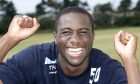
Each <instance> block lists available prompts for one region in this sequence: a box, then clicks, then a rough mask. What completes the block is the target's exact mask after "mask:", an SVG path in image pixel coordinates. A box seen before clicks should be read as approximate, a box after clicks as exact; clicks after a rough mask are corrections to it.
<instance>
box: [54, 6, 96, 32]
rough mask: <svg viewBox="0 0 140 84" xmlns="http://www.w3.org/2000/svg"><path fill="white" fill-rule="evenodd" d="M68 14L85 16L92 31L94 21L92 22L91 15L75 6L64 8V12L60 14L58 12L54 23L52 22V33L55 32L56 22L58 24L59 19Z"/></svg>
mask: <svg viewBox="0 0 140 84" xmlns="http://www.w3.org/2000/svg"><path fill="white" fill-rule="evenodd" d="M68 13H80V14H84V15H87V16H88V18H89V20H90V22H91V26H92V31H93V30H94V21H93V17H92V16H91V14H89V13H88V12H87V11H86V10H84V9H83V8H80V7H77V6H72V7H68V8H65V9H64V10H62V11H61V12H59V13H58V14H57V15H56V17H55V21H54V31H55V32H57V26H58V22H59V19H60V17H61V16H62V15H65V14H68Z"/></svg>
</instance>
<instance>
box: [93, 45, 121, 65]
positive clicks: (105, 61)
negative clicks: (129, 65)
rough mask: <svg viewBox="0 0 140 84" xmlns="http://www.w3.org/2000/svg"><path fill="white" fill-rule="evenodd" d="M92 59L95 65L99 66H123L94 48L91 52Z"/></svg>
mask: <svg viewBox="0 0 140 84" xmlns="http://www.w3.org/2000/svg"><path fill="white" fill-rule="evenodd" d="M91 59H92V61H93V64H95V65H97V66H105V67H115V66H122V64H121V63H120V62H119V61H118V60H115V59H112V58H111V57H110V56H109V55H107V54H106V53H104V52H103V51H101V50H99V49H96V48H93V49H92V51H91Z"/></svg>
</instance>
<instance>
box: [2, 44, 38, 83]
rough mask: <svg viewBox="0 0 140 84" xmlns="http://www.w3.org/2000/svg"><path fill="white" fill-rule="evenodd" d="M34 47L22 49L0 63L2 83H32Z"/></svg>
mask: <svg viewBox="0 0 140 84" xmlns="http://www.w3.org/2000/svg"><path fill="white" fill-rule="evenodd" d="M35 52H36V49H35V48H34V46H32V47H29V48H26V49H24V50H23V51H21V52H19V53H17V54H16V55H14V56H13V57H12V58H11V59H9V60H7V61H6V62H5V63H2V64H0V80H2V81H3V83H4V84H31V83H32V84H33V80H34V77H35V68H36V53H35Z"/></svg>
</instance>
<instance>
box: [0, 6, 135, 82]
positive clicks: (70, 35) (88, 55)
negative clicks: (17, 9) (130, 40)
mask: <svg viewBox="0 0 140 84" xmlns="http://www.w3.org/2000/svg"><path fill="white" fill-rule="evenodd" d="M38 27H39V24H38V22H37V21H36V19H35V18H31V17H22V16H15V17H14V19H13V21H12V22H11V24H10V26H9V31H8V32H7V34H6V35H5V36H4V37H3V38H2V41H1V43H3V44H2V45H5V46H2V45H1V46H0V49H1V50H0V51H1V56H0V60H1V61H2V59H3V58H4V56H5V55H6V53H7V52H8V51H9V50H10V49H11V48H13V47H14V46H15V45H16V44H17V43H19V42H20V41H21V40H24V39H26V38H28V37H29V36H31V35H32V34H33V33H34V32H35V31H36V30H37V29H38ZM119 34H120V33H119ZM54 36H55V42H51V43H44V44H39V45H33V46H30V47H28V48H26V49H24V50H22V51H20V52H19V53H17V54H15V55H14V56H13V57H12V58H11V59H9V60H7V62H4V63H1V64H0V80H1V82H3V83H4V84H127V77H126V73H125V70H124V68H123V66H122V65H121V64H120V63H119V62H118V61H116V60H114V59H111V58H110V57H109V56H108V55H106V54H105V53H103V52H102V51H100V50H98V49H95V48H92V45H93V40H94V36H95V33H94V22H93V19H92V16H91V15H90V14H89V13H88V12H87V11H85V10H84V9H82V8H79V7H69V8H66V9H64V10H63V11H61V12H60V13H59V14H58V15H57V16H56V20H55V24H54ZM125 36H126V35H125ZM125 36H122V37H125ZM132 37H133V36H132ZM46 39H47V37H46ZM116 43H118V42H117V40H116ZM6 45H7V46H6ZM116 45H120V44H116ZM2 48H3V49H2ZM116 48H118V47H116ZM117 51H119V50H117ZM118 54H123V52H121V53H120V52H118ZM123 55H125V54H123ZM125 56H126V55H125ZM0 84H1V83H0Z"/></svg>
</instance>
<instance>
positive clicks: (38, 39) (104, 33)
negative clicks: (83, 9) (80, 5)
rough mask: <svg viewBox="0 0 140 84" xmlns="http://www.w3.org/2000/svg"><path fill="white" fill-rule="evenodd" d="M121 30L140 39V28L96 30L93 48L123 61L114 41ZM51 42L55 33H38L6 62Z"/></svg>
mask: <svg viewBox="0 0 140 84" xmlns="http://www.w3.org/2000/svg"><path fill="white" fill-rule="evenodd" d="M119 30H123V31H127V32H131V33H133V34H136V35H137V36H138V37H140V28H139V27H127V28H126V27H122V28H111V29H96V30H95V40H94V44H93V47H94V48H98V49H101V50H103V51H104V52H105V53H107V54H108V55H110V56H111V57H112V58H114V59H117V60H119V61H121V60H120V58H119V56H118V55H117V54H116V52H115V49H114V40H113V36H114V34H115V33H117V32H118V31H119ZM51 41H54V36H53V33H47V31H43V32H38V33H36V34H35V35H34V36H32V37H30V38H28V39H27V40H24V41H22V42H20V43H19V44H18V45H17V46H16V47H14V48H13V49H12V50H11V51H10V52H9V53H8V54H7V56H6V57H5V59H4V61H5V60H7V58H10V57H11V56H12V55H14V54H15V53H17V52H19V51H20V50H22V49H23V48H26V47H27V46H30V45H33V44H40V43H46V42H51ZM137 58H138V61H139V62H140V42H138V50H137Z"/></svg>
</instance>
